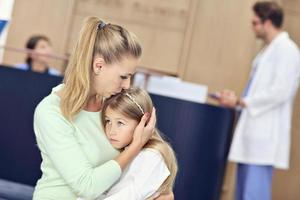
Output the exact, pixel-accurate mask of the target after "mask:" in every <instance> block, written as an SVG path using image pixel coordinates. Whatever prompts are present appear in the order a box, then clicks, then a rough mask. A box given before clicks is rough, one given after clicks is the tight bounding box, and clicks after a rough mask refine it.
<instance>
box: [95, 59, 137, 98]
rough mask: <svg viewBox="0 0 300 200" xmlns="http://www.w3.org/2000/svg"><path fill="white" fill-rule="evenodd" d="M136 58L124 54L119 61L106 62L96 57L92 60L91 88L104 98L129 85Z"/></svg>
mask: <svg viewBox="0 0 300 200" xmlns="http://www.w3.org/2000/svg"><path fill="white" fill-rule="evenodd" d="M137 64H138V59H137V58H134V57H132V56H124V57H123V59H122V60H121V61H120V62H117V63H112V64H106V63H105V61H104V59H103V58H101V57H97V58H95V59H94V62H93V90H94V92H95V93H97V94H100V95H101V96H102V97H104V98H109V97H110V96H112V95H114V94H117V93H119V92H121V91H122V89H128V88H129V87H130V78H131V76H132V75H133V74H134V73H135V70H136V66H137Z"/></svg>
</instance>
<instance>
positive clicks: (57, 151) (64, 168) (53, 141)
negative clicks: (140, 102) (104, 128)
mask: <svg viewBox="0 0 300 200" xmlns="http://www.w3.org/2000/svg"><path fill="white" fill-rule="evenodd" d="M150 121H151V124H150V123H149V126H146V127H141V128H140V129H137V130H136V133H135V134H136V135H138V136H139V138H140V139H139V142H135V143H134V145H132V146H131V147H130V149H129V150H128V151H125V152H123V153H122V154H121V155H120V156H118V157H117V158H116V160H110V161H107V162H105V163H103V164H102V165H100V166H93V165H92V164H91V163H90V161H89V160H88V159H87V157H86V155H85V153H84V152H83V151H82V149H81V147H80V145H79V144H78V141H77V139H76V138H75V133H74V131H75V130H74V127H73V126H72V124H71V123H70V122H69V121H67V120H66V119H65V118H64V117H63V116H62V115H61V114H60V113H59V112H58V111H57V109H56V108H53V107H51V106H48V105H40V106H38V107H37V109H36V112H35V115H34V129H35V133H36V137H37V142H38V145H39V148H40V149H41V152H42V155H43V163H44V166H46V167H47V169H49V168H51V169H50V170H51V172H52V173H58V174H59V175H60V176H61V177H62V179H64V181H65V182H66V184H67V185H68V186H69V187H70V188H71V189H72V190H73V191H74V193H75V194H76V195H78V196H81V197H84V198H88V199H90V198H91V199H94V198H96V197H97V196H99V195H101V194H102V193H103V192H104V191H106V190H107V189H108V188H110V187H111V186H112V185H113V184H114V183H115V182H116V181H117V180H118V179H119V178H120V176H121V172H122V171H121V170H122V169H124V168H125V166H126V165H127V164H128V163H130V162H131V160H132V158H134V156H135V155H137V154H138V152H139V150H140V149H141V148H142V147H141V146H142V145H143V143H144V142H145V141H147V139H148V138H149V137H150V136H151V134H152V130H151V127H152V126H153V124H154V123H155V113H154V115H153V117H151V120H150ZM145 122H146V119H143V121H142V122H141V123H140V126H143V125H144V124H145ZM42 167H43V166H42ZM121 168H122V169H121ZM48 172H49V171H48Z"/></svg>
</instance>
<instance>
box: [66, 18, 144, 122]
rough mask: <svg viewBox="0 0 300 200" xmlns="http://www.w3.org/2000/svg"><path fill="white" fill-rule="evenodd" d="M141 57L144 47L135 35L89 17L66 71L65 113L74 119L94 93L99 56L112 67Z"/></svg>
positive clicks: (70, 118)
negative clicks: (128, 59) (95, 67)
mask: <svg viewBox="0 0 300 200" xmlns="http://www.w3.org/2000/svg"><path fill="white" fill-rule="evenodd" d="M141 54H142V49H141V46H140V44H139V42H138V41H137V38H136V36H135V35H134V34H133V33H131V32H129V31H127V30H126V29H124V28H123V27H121V26H118V25H114V24H105V23H104V22H103V21H101V20H100V19H98V18H97V17H88V18H87V19H86V20H85V22H84V25H83V27H82V29H81V31H80V34H79V39H78V41H77V43H76V46H75V48H74V49H73V53H72V55H71V57H70V60H69V64H68V66H67V69H66V72H65V77H64V80H63V83H64V84H65V86H64V89H63V93H62V97H61V105H60V107H61V111H62V114H63V115H64V116H65V117H66V118H67V119H69V120H72V118H73V117H74V115H76V114H77V113H78V112H80V110H82V109H83V107H84V106H85V104H86V102H87V100H88V98H89V93H90V90H91V77H92V64H93V59H94V57H95V56H96V55H97V56H101V57H102V58H103V59H104V61H105V62H106V63H108V64H111V63H116V62H120V61H121V59H122V58H123V57H124V56H127V55H130V56H133V57H134V58H139V57H140V56H141ZM108 84H109V83H108Z"/></svg>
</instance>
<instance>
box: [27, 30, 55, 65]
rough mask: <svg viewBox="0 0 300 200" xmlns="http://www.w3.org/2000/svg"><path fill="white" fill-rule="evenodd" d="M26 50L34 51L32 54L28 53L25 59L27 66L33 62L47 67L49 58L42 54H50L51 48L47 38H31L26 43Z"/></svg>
mask: <svg viewBox="0 0 300 200" xmlns="http://www.w3.org/2000/svg"><path fill="white" fill-rule="evenodd" d="M26 48H27V49H32V50H34V53H29V54H28V56H27V58H26V63H27V64H28V65H32V64H33V63H35V62H36V63H39V64H43V65H48V62H49V57H47V56H44V55H42V54H45V55H48V54H51V53H52V47H51V43H50V40H49V38H47V37H46V36H44V35H35V36H32V37H30V38H29V40H28V41H27V43H26ZM35 53H37V54H35Z"/></svg>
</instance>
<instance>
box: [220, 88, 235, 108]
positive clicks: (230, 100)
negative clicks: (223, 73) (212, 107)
mask: <svg viewBox="0 0 300 200" xmlns="http://www.w3.org/2000/svg"><path fill="white" fill-rule="evenodd" d="M218 95H219V98H218V102H219V103H220V104H221V105H223V106H226V107H229V108H234V107H235V106H236V105H237V102H238V97H237V96H236V94H235V92H234V91H231V90H222V91H221V92H218Z"/></svg>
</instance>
